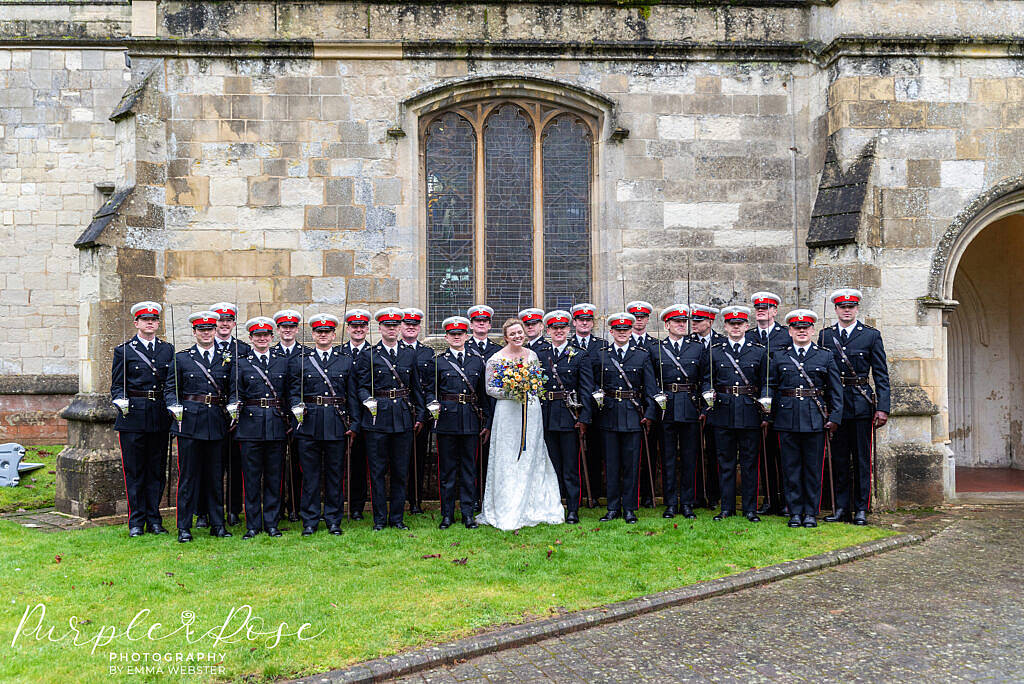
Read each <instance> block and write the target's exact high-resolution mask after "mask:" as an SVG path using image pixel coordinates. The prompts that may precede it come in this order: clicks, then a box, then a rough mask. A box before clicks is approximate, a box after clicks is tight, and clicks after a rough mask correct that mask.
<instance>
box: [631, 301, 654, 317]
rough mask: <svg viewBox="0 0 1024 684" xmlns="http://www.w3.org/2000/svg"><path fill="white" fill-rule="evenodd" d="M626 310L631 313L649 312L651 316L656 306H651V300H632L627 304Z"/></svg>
mask: <svg viewBox="0 0 1024 684" xmlns="http://www.w3.org/2000/svg"><path fill="white" fill-rule="evenodd" d="M626 311H628V312H629V313H631V314H642V313H644V314H647V315H648V316H650V315H651V312H652V311H654V307H653V306H651V303H650V302H643V301H639V300H637V301H635V302H630V303H629V304H627V305H626Z"/></svg>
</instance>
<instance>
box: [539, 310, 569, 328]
mask: <svg viewBox="0 0 1024 684" xmlns="http://www.w3.org/2000/svg"><path fill="white" fill-rule="evenodd" d="M571 318H572V314H570V313H569V312H568V311H563V310H562V309H555V310H554V311H549V312H547V313H546V314H544V325H545V326H552V325H569V320H570V319H571Z"/></svg>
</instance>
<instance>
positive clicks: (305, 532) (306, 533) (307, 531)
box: [302, 525, 316, 537]
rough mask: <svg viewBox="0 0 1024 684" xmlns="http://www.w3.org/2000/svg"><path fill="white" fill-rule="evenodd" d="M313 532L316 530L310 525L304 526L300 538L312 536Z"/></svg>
mask: <svg viewBox="0 0 1024 684" xmlns="http://www.w3.org/2000/svg"><path fill="white" fill-rule="evenodd" d="M314 532H316V528H315V527H312V526H310V525H306V526H305V527H303V528H302V536H303V537H308V536H310V535H311V534H313V533H314Z"/></svg>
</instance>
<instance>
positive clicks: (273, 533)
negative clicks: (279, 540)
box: [267, 527, 281, 537]
mask: <svg viewBox="0 0 1024 684" xmlns="http://www.w3.org/2000/svg"><path fill="white" fill-rule="evenodd" d="M267 536H268V537H280V536H281V530H279V529H277V528H276V527H268V528H267Z"/></svg>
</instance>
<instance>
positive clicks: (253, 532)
mask: <svg viewBox="0 0 1024 684" xmlns="http://www.w3.org/2000/svg"><path fill="white" fill-rule="evenodd" d="M257 534H258V533H257V532H256V530H246V531H245V534H243V535H242V539H252V538H253V537H255V536H256V535H257Z"/></svg>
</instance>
